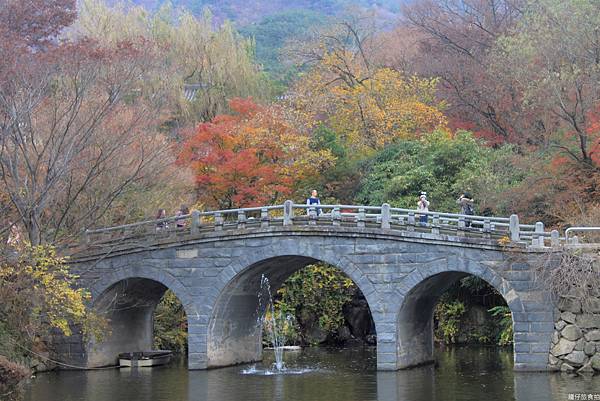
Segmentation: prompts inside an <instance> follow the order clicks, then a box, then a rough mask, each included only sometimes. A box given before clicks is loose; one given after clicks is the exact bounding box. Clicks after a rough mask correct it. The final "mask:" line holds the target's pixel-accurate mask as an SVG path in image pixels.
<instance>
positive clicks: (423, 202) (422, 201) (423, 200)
mask: <svg viewBox="0 0 600 401" xmlns="http://www.w3.org/2000/svg"><path fill="white" fill-rule="evenodd" d="M417 210H418V211H419V212H428V211H429V201H428V200H427V192H421V195H420V196H419V202H417ZM419 222H420V223H421V225H425V224H427V215H426V214H421V215H419Z"/></svg>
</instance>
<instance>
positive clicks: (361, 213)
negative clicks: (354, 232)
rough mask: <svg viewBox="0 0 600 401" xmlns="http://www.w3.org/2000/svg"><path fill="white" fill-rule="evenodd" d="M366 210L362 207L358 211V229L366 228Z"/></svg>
mask: <svg viewBox="0 0 600 401" xmlns="http://www.w3.org/2000/svg"><path fill="white" fill-rule="evenodd" d="M365 219H366V216H365V208H363V207H361V208H359V209H358V215H357V216H356V227H359V228H363V227H364V226H365Z"/></svg>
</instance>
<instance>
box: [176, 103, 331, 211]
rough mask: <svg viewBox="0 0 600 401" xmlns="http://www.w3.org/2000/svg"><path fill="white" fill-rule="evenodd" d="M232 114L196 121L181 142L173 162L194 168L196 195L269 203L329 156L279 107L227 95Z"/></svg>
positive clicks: (226, 204)
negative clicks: (196, 125) (229, 97)
mask: <svg viewBox="0 0 600 401" xmlns="http://www.w3.org/2000/svg"><path fill="white" fill-rule="evenodd" d="M229 106H230V108H231V109H232V110H233V111H234V113H235V114H233V115H219V116H217V117H215V118H214V119H213V120H212V121H211V122H208V123H202V124H200V125H198V127H197V129H196V130H195V131H194V132H192V134H191V135H189V136H188V138H187V139H186V141H185V142H184V144H183V146H182V150H181V152H180V154H179V158H178V162H179V164H180V165H184V166H190V167H191V168H192V170H193V171H194V172H195V174H196V186H197V196H198V201H200V202H201V203H203V204H205V205H206V206H208V207H216V208H231V207H240V206H256V205H261V204H270V203H273V202H275V201H280V200H282V199H284V198H285V197H286V196H290V195H291V194H292V193H293V191H294V189H295V188H296V185H297V184H298V183H299V182H300V181H301V180H302V179H303V178H305V177H307V176H310V175H311V174H315V175H316V174H317V173H318V171H319V169H321V168H322V167H323V166H325V165H327V164H328V163H329V162H331V160H333V157H332V156H331V154H330V153H329V152H328V151H316V150H313V149H311V148H310V146H309V144H310V143H309V137H308V136H307V135H306V134H304V133H302V132H300V131H299V130H297V129H296V128H294V126H293V124H292V122H293V120H290V119H288V116H286V115H285V112H284V110H283V109H281V108H278V107H275V106H271V107H264V106H260V105H258V104H256V103H255V102H254V101H253V100H252V99H251V98H246V99H241V98H236V99H232V100H231V101H230V104H229Z"/></svg>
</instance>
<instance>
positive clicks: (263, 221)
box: [260, 207, 269, 228]
mask: <svg viewBox="0 0 600 401" xmlns="http://www.w3.org/2000/svg"><path fill="white" fill-rule="evenodd" d="M260 226H261V227H262V228H266V227H269V209H267V208H266V207H263V208H262V209H260Z"/></svg>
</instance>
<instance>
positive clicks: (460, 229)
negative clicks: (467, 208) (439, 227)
mask: <svg viewBox="0 0 600 401" xmlns="http://www.w3.org/2000/svg"><path fill="white" fill-rule="evenodd" d="M465 228H467V221H466V220H465V216H458V223H457V229H456V235H457V236H459V237H464V236H465V235H466V231H465Z"/></svg>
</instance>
